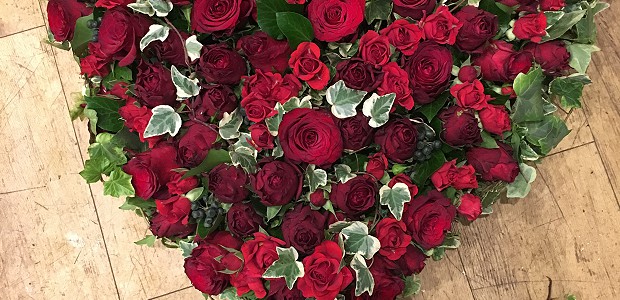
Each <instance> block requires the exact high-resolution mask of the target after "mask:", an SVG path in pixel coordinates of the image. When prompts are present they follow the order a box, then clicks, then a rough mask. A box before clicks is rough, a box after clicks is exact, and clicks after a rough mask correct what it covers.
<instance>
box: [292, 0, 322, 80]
mask: <svg viewBox="0 0 620 300" xmlns="http://www.w3.org/2000/svg"><path fill="white" fill-rule="evenodd" d="M317 2H318V1H317ZM315 30H316V29H315ZM320 57H321V50H320V49H319V46H317V45H316V44H314V43H311V42H303V43H301V44H299V46H297V50H295V51H293V53H292V54H291V58H290V59H289V60H288V65H289V66H290V67H291V69H292V70H293V75H295V76H296V77H297V78H299V79H301V80H303V81H305V82H306V83H308V85H309V86H310V87H311V88H313V89H315V90H322V89H323V88H324V87H325V86H326V85H327V82H329V69H328V68H327V65H325V63H323V62H322V61H321V60H320Z"/></svg>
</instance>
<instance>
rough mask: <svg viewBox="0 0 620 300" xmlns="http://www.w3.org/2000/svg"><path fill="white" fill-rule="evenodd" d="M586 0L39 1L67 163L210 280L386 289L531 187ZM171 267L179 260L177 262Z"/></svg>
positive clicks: (577, 76)
mask: <svg viewBox="0 0 620 300" xmlns="http://www.w3.org/2000/svg"><path fill="white" fill-rule="evenodd" d="M607 6H608V5H607V4H605V3H599V2H598V0H501V1H497V2H496V1H494V0H482V1H480V0H468V1H465V0H459V1H453V2H452V1H441V3H437V2H436V1H435V0H394V1H391V0H368V1H364V0H308V1H306V0H286V1H285V0H194V1H190V0H136V1H134V0H97V1H94V0H81V1H80V0H49V3H48V6H47V12H48V17H49V26H50V35H49V42H50V43H51V44H52V45H55V46H57V47H61V48H66V49H69V48H70V49H72V51H73V53H74V55H75V56H76V57H77V58H78V60H79V62H80V66H81V70H82V75H83V77H84V79H85V88H84V90H83V93H82V97H81V100H80V101H78V103H77V105H76V107H75V109H74V110H73V111H72V116H73V117H74V118H77V117H80V118H82V119H84V118H87V119H88V120H89V126H90V130H91V131H92V136H93V138H92V140H91V144H90V147H89V148H88V152H89V154H90V159H88V160H87V161H86V162H85V165H84V170H83V171H82V172H81V173H80V174H81V175H82V176H83V177H84V179H85V180H86V181H87V182H89V183H93V182H97V181H103V186H104V193H105V194H106V195H112V196H115V197H122V196H126V197H127V199H126V202H125V204H123V205H122V206H121V209H124V210H133V211H135V212H136V213H138V214H139V215H141V216H143V217H145V218H147V219H148V220H149V222H150V228H151V231H152V233H153V235H149V236H147V237H145V238H144V239H143V240H141V241H138V242H136V243H137V244H146V245H152V244H153V243H154V242H155V240H156V239H161V241H162V242H163V243H164V244H165V245H167V246H169V247H175V248H180V249H181V250H182V252H183V255H184V256H185V264H184V268H185V272H186V274H187V276H188V277H189V279H190V281H191V282H192V284H193V285H194V286H195V287H196V288H197V289H198V290H200V291H201V292H202V293H204V294H205V295H213V296H215V295H220V297H221V298H224V299H239V298H243V299H256V298H271V299H305V298H315V299H317V300H333V299H358V298H359V299H368V298H370V299H381V300H385V299H394V298H396V297H397V296H399V295H402V296H408V295H411V294H414V293H416V292H417V291H419V289H420V282H419V279H418V277H417V274H419V273H420V272H421V271H422V269H423V268H424V266H425V260H426V259H427V258H432V259H434V260H439V259H441V258H442V257H443V256H444V254H445V251H446V249H450V248H456V247H458V246H459V237H458V235H457V234H456V233H455V232H453V231H452V225H453V223H454V222H455V221H460V222H463V223H466V224H467V223H469V222H471V221H474V220H475V219H477V218H478V217H480V216H482V215H486V214H490V213H491V212H492V204H493V203H494V202H495V201H496V199H498V197H499V196H500V194H502V193H504V192H505V193H506V195H507V197H513V198H522V197H525V196H526V195H527V193H528V191H529V189H530V183H531V182H532V181H533V180H534V179H535V177H536V172H535V169H534V168H533V167H531V166H529V165H528V164H527V163H528V162H530V163H533V162H537V161H538V160H540V159H541V158H542V157H544V156H545V155H546V154H548V153H549V152H550V151H551V150H552V149H553V148H554V147H555V146H556V145H557V144H558V143H559V142H560V141H561V140H562V139H563V138H564V137H565V136H566V135H567V134H568V133H569V130H568V128H567V127H566V125H565V123H564V121H563V120H562V119H561V118H559V117H557V116H556V115H555V114H554V112H555V111H556V110H557V109H558V106H561V107H562V108H563V109H565V110H566V109H571V108H578V107H580V105H581V104H580V97H581V92H582V89H583V87H584V85H586V84H588V83H590V80H589V78H588V76H587V75H586V74H585V71H586V69H587V67H588V64H589V62H590V56H591V53H592V52H593V51H596V50H598V49H597V47H596V46H594V45H592V44H593V42H594V40H595V38H596V27H595V24H594V16H595V15H596V14H597V13H598V12H600V11H602V10H603V9H605V8H607ZM179 267H181V266H179Z"/></svg>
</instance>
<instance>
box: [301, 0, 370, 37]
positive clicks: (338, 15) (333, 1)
mask: <svg viewBox="0 0 620 300" xmlns="http://www.w3.org/2000/svg"><path fill="white" fill-rule="evenodd" d="M365 7H366V2H365V1H364V0H325V1H311V2H310V4H309V5H308V19H309V20H310V23H312V28H313V29H314V36H315V37H316V39H317V40H319V41H324V42H336V41H338V40H340V39H341V38H343V37H345V36H347V35H350V34H353V33H355V31H357V28H358V26H359V25H360V24H361V23H362V21H364V9H365Z"/></svg>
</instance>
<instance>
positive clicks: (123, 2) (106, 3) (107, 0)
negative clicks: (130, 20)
mask: <svg viewBox="0 0 620 300" xmlns="http://www.w3.org/2000/svg"><path fill="white" fill-rule="evenodd" d="M133 2H134V0H97V3H95V6H96V7H104V8H112V7H115V6H127V4H129V3H133Z"/></svg>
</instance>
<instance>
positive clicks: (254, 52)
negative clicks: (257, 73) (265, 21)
mask: <svg viewBox="0 0 620 300" xmlns="http://www.w3.org/2000/svg"><path fill="white" fill-rule="evenodd" d="M237 49H239V50H241V51H243V53H244V54H245V56H246V57H247V58H248V60H249V61H250V64H252V67H254V69H256V70H261V71H263V72H272V71H273V70H275V71H277V72H279V73H284V71H285V70H286V68H288V59H289V57H291V53H292V51H293V50H291V48H290V47H289V45H288V42H287V41H286V40H281V41H278V40H276V39H274V38H272V37H270V36H269V35H267V34H266V33H264V32H262V31H257V32H255V33H254V34H252V35H246V36H242V37H241V38H239V41H237Z"/></svg>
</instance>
